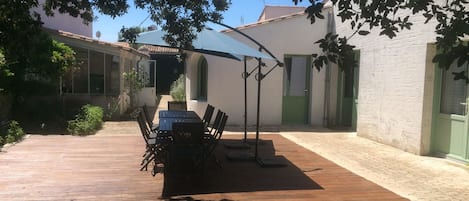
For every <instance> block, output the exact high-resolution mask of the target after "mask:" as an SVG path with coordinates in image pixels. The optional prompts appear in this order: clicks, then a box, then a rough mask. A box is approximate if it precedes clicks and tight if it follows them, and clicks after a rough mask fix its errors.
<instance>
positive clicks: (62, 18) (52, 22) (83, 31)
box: [31, 0, 93, 38]
mask: <svg viewBox="0 0 469 201" xmlns="http://www.w3.org/2000/svg"><path fill="white" fill-rule="evenodd" d="M38 2H39V7H37V8H33V9H31V10H32V11H35V12H37V13H39V14H40V15H41V20H42V22H43V23H44V24H43V26H44V27H46V28H49V29H55V30H62V31H67V32H71V33H75V34H80V35H83V36H87V37H91V38H92V37H93V26H92V23H89V24H84V23H83V20H82V19H81V18H80V17H76V18H75V17H72V16H70V15H68V14H60V13H59V12H58V11H55V13H54V16H52V17H48V16H46V14H45V12H44V10H43V9H42V5H43V4H44V2H45V0H39V1H38Z"/></svg>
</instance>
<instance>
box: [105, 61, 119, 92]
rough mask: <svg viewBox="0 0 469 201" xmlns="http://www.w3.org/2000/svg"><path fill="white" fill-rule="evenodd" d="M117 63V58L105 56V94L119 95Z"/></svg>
mask: <svg viewBox="0 0 469 201" xmlns="http://www.w3.org/2000/svg"><path fill="white" fill-rule="evenodd" d="M119 62H120V57H119V56H115V55H110V54H106V94H109V95H116V94H118V93H119V85H120V84H119V83H120V82H119V79H120V74H119Z"/></svg>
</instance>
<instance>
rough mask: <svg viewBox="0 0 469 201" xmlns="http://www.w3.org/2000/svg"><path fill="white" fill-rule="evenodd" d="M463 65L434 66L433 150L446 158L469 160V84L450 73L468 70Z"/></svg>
mask: <svg viewBox="0 0 469 201" xmlns="http://www.w3.org/2000/svg"><path fill="white" fill-rule="evenodd" d="M455 63H456V62H455ZM464 65H465V66H463V67H457V65H456V64H453V65H451V66H450V68H449V69H448V70H441V69H440V68H437V73H436V74H435V75H436V76H435V78H436V79H435V99H434V103H435V104H434V109H433V111H434V114H433V120H434V121H433V129H432V131H433V133H432V151H433V152H434V153H436V154H438V155H444V156H446V157H449V158H454V159H458V160H463V161H469V147H468V144H469V142H468V140H469V138H468V115H467V103H468V99H467V95H468V87H467V84H466V82H465V81H464V80H454V75H453V73H454V72H460V71H462V70H466V72H467V64H464ZM464 68H465V69H464Z"/></svg>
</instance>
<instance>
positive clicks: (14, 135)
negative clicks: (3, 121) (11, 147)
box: [0, 121, 24, 146]
mask: <svg viewBox="0 0 469 201" xmlns="http://www.w3.org/2000/svg"><path fill="white" fill-rule="evenodd" d="M23 136H24V131H23V128H21V126H20V124H19V123H18V122H17V121H11V122H10V124H9V125H8V130H7V132H6V133H4V134H1V135H0V146H1V145H3V144H4V143H13V142H16V141H19V140H21V139H22V138H23Z"/></svg>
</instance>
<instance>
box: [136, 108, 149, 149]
mask: <svg viewBox="0 0 469 201" xmlns="http://www.w3.org/2000/svg"><path fill="white" fill-rule="evenodd" d="M143 118H144V117H143V114H142V112H139V114H138V115H137V122H138V126H139V127H140V132H141V133H142V136H143V139H144V140H145V143H148V139H149V138H150V131H149V130H148V127H147V125H146V123H145V120H144V119H143Z"/></svg>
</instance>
